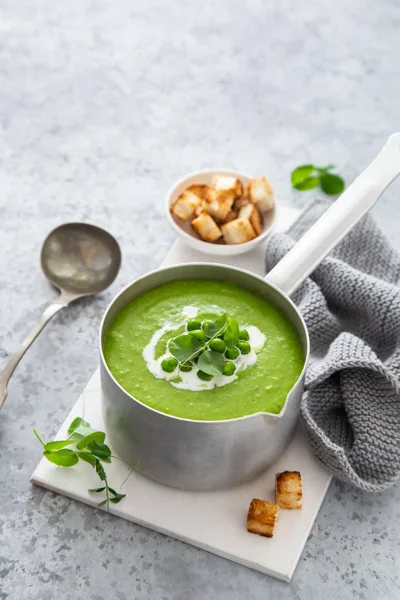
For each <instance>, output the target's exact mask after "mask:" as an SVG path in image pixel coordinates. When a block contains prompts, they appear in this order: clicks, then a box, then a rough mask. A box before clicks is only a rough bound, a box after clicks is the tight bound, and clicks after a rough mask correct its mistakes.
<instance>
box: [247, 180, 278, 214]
mask: <svg viewBox="0 0 400 600" xmlns="http://www.w3.org/2000/svg"><path fill="white" fill-rule="evenodd" d="M249 198H250V200H251V202H252V203H253V204H254V206H256V207H257V208H258V210H259V211H261V212H267V211H268V210H271V208H273V206H274V192H273V190H272V187H271V184H270V183H269V181H268V180H267V179H266V178H265V177H257V179H252V180H251V181H250V183H249Z"/></svg>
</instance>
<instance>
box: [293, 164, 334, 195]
mask: <svg viewBox="0 0 400 600" xmlns="http://www.w3.org/2000/svg"><path fill="white" fill-rule="evenodd" d="M334 168H335V167H334V165H326V166H325V167H317V166H315V165H311V164H309V165H301V166H300V167H297V168H296V169H294V171H292V173H291V176H290V178H291V182H292V185H293V187H294V188H296V190H300V191H305V190H312V189H313V188H316V187H317V186H318V185H319V186H320V187H321V189H322V191H323V192H325V194H328V195H330V196H333V195H337V194H341V193H342V192H343V190H344V188H345V182H344V180H343V179H342V177H340V176H339V175H335V174H333V173H330V171H331V170H332V169H334Z"/></svg>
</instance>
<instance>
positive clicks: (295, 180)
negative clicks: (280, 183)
mask: <svg viewBox="0 0 400 600" xmlns="http://www.w3.org/2000/svg"><path fill="white" fill-rule="evenodd" d="M314 168H315V167H314V165H301V166H300V167H297V168H296V169H295V170H294V171H292V174H291V180H292V185H293V187H297V186H298V185H299V184H301V183H302V182H303V181H304V180H305V179H308V178H309V177H311V175H312V174H313V173H314Z"/></svg>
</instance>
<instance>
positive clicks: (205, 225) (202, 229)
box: [192, 211, 222, 242]
mask: <svg viewBox="0 0 400 600" xmlns="http://www.w3.org/2000/svg"><path fill="white" fill-rule="evenodd" d="M192 227H193V229H194V230H195V231H196V233H197V234H198V235H199V236H200V237H201V239H202V240H204V241H205V242H216V241H217V240H218V239H219V238H220V237H221V235H222V233H221V230H220V228H219V227H218V225H217V224H216V222H215V221H214V219H213V218H212V217H211V216H210V215H209V214H208V213H207V212H205V211H203V212H202V213H201V215H199V216H198V217H197V218H196V219H193V221H192Z"/></svg>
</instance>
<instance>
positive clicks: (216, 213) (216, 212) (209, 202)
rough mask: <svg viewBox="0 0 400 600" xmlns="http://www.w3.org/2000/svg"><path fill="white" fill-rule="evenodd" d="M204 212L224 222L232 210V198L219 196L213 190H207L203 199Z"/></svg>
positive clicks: (219, 194) (218, 193)
mask: <svg viewBox="0 0 400 600" xmlns="http://www.w3.org/2000/svg"><path fill="white" fill-rule="evenodd" d="M205 202H206V205H205V210H206V211H207V212H208V213H210V215H211V216H212V217H214V218H215V219H219V220H220V221H224V220H225V217H226V215H227V214H228V213H229V211H230V210H231V208H232V204H233V196H231V195H229V194H228V195H227V196H224V194H221V193H220V192H218V191H217V190H214V188H208V189H207V193H206V199H205Z"/></svg>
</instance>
